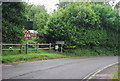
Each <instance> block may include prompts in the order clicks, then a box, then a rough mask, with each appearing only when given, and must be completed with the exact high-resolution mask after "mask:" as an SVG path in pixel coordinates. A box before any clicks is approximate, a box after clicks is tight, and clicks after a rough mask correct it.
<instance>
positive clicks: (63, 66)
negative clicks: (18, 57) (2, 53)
mask: <svg viewBox="0 0 120 81" xmlns="http://www.w3.org/2000/svg"><path fill="white" fill-rule="evenodd" d="M116 62H118V56H105V57H81V58H66V59H53V60H42V61H36V62H27V63H20V64H14V65H2V78H3V79H83V78H84V77H86V76H87V75H88V74H90V73H92V72H95V71H97V70H99V69H101V68H103V67H105V66H107V65H109V64H112V63H116Z"/></svg>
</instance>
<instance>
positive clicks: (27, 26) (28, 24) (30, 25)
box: [25, 21, 33, 30]
mask: <svg viewBox="0 0 120 81" xmlns="http://www.w3.org/2000/svg"><path fill="white" fill-rule="evenodd" d="M32 28H33V21H26V22H25V29H26V30H32Z"/></svg>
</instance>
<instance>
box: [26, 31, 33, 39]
mask: <svg viewBox="0 0 120 81" xmlns="http://www.w3.org/2000/svg"><path fill="white" fill-rule="evenodd" d="M31 37H32V35H31V33H30V31H29V30H26V31H25V33H24V38H31Z"/></svg>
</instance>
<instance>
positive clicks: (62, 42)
mask: <svg viewBox="0 0 120 81" xmlns="http://www.w3.org/2000/svg"><path fill="white" fill-rule="evenodd" d="M56 44H64V41H56Z"/></svg>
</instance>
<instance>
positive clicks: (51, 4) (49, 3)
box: [24, 0, 59, 13]
mask: <svg viewBox="0 0 120 81" xmlns="http://www.w3.org/2000/svg"><path fill="white" fill-rule="evenodd" d="M24 1H26V2H28V3H31V4H34V5H44V6H45V7H46V10H47V12H48V13H51V12H52V11H53V10H54V9H57V6H55V5H56V4H57V3H59V0H24Z"/></svg>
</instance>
